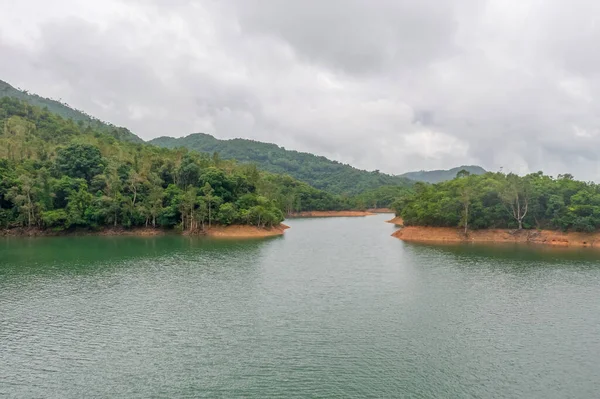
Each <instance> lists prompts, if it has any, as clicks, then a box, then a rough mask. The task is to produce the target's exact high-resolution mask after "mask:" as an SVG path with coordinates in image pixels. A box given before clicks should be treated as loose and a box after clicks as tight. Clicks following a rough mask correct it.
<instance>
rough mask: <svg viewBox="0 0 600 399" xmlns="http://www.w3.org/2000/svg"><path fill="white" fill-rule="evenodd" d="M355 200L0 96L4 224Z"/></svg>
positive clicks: (175, 223)
mask: <svg viewBox="0 0 600 399" xmlns="http://www.w3.org/2000/svg"><path fill="white" fill-rule="evenodd" d="M355 206H356V201H355V199H353V198H349V197H342V196H339V195H334V194H331V193H327V192H324V191H322V190H319V189H316V188H314V187H311V186H310V185H308V184H306V183H304V182H300V181H298V180H296V179H294V178H293V177H291V176H284V175H275V174H271V173H268V172H263V171H260V170H258V169H257V167H256V166H255V165H251V164H237V163H236V162H235V161H230V160H223V159H221V158H220V157H219V156H217V155H214V156H213V155H209V154H201V153H198V152H194V151H190V150H187V149H183V148H179V149H165V148H159V147H156V146H152V145H148V144H136V143H132V142H129V141H122V140H118V139H116V138H115V137H114V136H113V135H110V134H107V133H106V132H104V131H103V130H95V129H94V128H93V127H92V126H90V125H85V124H83V125H82V124H80V123H77V122H75V121H73V120H71V119H64V118H62V117H61V116H59V115H57V114H54V113H51V112H49V111H48V110H46V109H41V108H39V107H35V106H31V105H29V104H26V103H24V102H21V101H19V100H16V99H13V98H8V97H4V98H0V226H2V227H3V228H11V227H19V226H21V227H30V228H33V227H36V228H43V229H57V230H64V229H71V228H76V227H80V228H92V229H97V228H102V227H106V226H113V227H115V226H122V227H133V226H157V227H163V228H175V229H181V230H197V229H202V228H204V227H205V226H208V225H212V224H215V223H216V224H222V225H228V224H232V223H239V224H251V225H257V226H269V225H274V224H278V223H280V222H281V221H282V220H283V218H284V214H285V213H288V212H295V211H305V210H336V209H340V210H341V209H350V208H353V207H355Z"/></svg>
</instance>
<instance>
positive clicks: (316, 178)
mask: <svg viewBox="0 0 600 399" xmlns="http://www.w3.org/2000/svg"><path fill="white" fill-rule="evenodd" d="M149 143H151V144H154V145H157V146H160V147H165V148H178V147H186V148H189V149H192V150H196V151H200V152H205V153H210V154H213V153H218V154H219V157H221V158H223V159H235V160H237V161H239V162H244V163H255V164H256V165H257V166H258V167H259V168H260V169H262V170H266V171H269V172H273V173H278V174H289V175H290V176H292V177H294V178H296V179H299V180H302V181H304V182H306V183H308V184H310V185H311V186H313V187H315V188H318V189H321V190H324V191H327V192H329V193H331V194H340V195H346V196H353V195H357V194H362V193H365V192H367V191H370V190H376V189H379V188H381V187H383V186H402V187H407V186H409V185H411V184H412V181H410V180H409V179H407V178H405V177H400V176H392V175H388V174H385V173H380V172H379V171H372V172H369V171H366V170H360V169H356V168H354V167H352V166H350V165H346V164H343V163H340V162H337V161H332V160H330V159H327V158H325V157H322V156H317V155H314V154H309V153H305V152H298V151H292V150H286V149H285V148H283V147H279V146H277V145H275V144H270V143H262V142H259V141H254V140H245V139H233V140H219V139H216V138H214V137H213V136H211V135H208V134H203V133H197V134H192V135H189V136H187V137H183V138H179V139H176V138H173V137H159V138H157V139H154V140H151V141H150V142H149Z"/></svg>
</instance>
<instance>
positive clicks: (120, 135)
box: [0, 80, 143, 143]
mask: <svg viewBox="0 0 600 399" xmlns="http://www.w3.org/2000/svg"><path fill="white" fill-rule="evenodd" d="M2 97H11V98H16V99H18V100H21V101H24V102H26V103H28V104H30V105H33V106H36V107H40V108H47V109H48V111H49V112H51V113H53V114H56V115H60V116H61V117H62V118H64V119H72V120H73V121H75V122H77V123H78V125H79V127H90V129H92V130H94V131H97V132H101V133H104V134H108V135H110V136H113V137H115V138H117V139H119V140H124V141H131V142H133V143H142V142H143V140H142V139H141V138H139V137H138V136H136V135H135V134H133V133H131V132H130V131H129V130H128V129H126V128H124V127H117V126H114V125H112V124H110V123H106V122H102V121H101V120H99V119H96V118H94V117H93V116H90V115H88V114H86V113H85V112H82V111H79V110H76V109H74V108H72V107H70V106H69V105H67V104H63V103H61V102H59V101H56V100H52V99H49V98H44V97H40V96H38V95H37V94H32V93H29V92H27V91H24V90H19V89H16V88H14V87H13V86H11V85H10V84H8V83H6V82H4V81H2V80H0V98H2Z"/></svg>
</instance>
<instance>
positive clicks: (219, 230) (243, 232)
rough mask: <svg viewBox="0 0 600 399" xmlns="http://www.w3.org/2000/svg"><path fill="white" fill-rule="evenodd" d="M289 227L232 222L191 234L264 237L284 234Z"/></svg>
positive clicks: (216, 236) (219, 236) (212, 236)
mask: <svg viewBox="0 0 600 399" xmlns="http://www.w3.org/2000/svg"><path fill="white" fill-rule="evenodd" d="M289 228H290V226H287V225H285V224H283V223H280V224H279V225H277V226H273V227H256V226H250V225H239V224H232V225H230V226H214V227H211V228H210V229H207V230H206V231H205V232H203V233H199V234H195V233H192V234H191V235H200V236H206V237H211V238H262V237H275V236H282V235H283V233H284V232H285V231H286V230H287V229H289Z"/></svg>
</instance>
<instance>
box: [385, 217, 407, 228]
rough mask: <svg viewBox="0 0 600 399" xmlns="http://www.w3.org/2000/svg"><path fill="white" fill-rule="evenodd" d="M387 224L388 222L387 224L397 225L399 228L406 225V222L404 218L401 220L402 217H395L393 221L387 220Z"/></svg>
mask: <svg viewBox="0 0 600 399" xmlns="http://www.w3.org/2000/svg"><path fill="white" fill-rule="evenodd" d="M385 222H386V223H392V224H395V225H397V226H402V225H404V220H402V218H401V217H400V216H396V217H394V218H393V219H390V220H386V221H385Z"/></svg>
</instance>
